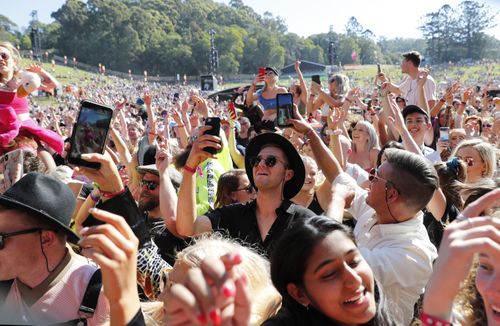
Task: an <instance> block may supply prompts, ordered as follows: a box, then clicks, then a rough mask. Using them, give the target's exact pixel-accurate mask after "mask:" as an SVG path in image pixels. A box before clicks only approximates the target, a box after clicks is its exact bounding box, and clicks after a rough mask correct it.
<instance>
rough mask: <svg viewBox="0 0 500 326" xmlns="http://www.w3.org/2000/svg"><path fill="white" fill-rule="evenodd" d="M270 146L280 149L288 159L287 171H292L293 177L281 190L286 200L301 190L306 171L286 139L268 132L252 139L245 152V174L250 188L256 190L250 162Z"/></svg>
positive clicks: (297, 154) (295, 151) (300, 159)
mask: <svg viewBox="0 0 500 326" xmlns="http://www.w3.org/2000/svg"><path fill="white" fill-rule="evenodd" d="M271 144H273V145H276V147H278V148H281V150H282V151H283V152H284V153H285V155H286V157H287V158H288V163H289V165H290V166H289V169H290V170H293V177H292V178H291V179H290V180H288V181H287V182H286V183H285V186H284V188H283V196H284V197H285V198H288V199H290V198H293V197H294V196H295V195H296V194H298V193H299V191H300V189H302V186H303V185H304V180H305V177H306V170H305V167H304V162H302V158H301V157H300V155H299V153H298V152H297V150H296V149H295V147H293V145H292V143H290V142H289V141H288V139H286V138H285V137H283V136H281V135H278V134H275V133H271V132H268V133H263V134H260V135H258V136H255V137H254V138H252V140H251V141H250V143H249V144H248V146H247V149H246V152H245V170H246V172H247V176H248V180H250V183H251V184H252V186H254V188H256V187H255V183H254V181H253V167H252V164H251V163H250V161H251V159H252V158H253V157H256V156H257V155H259V152H260V150H261V149H262V147H263V146H265V145H271Z"/></svg>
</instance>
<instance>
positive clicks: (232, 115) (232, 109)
mask: <svg viewBox="0 0 500 326" xmlns="http://www.w3.org/2000/svg"><path fill="white" fill-rule="evenodd" d="M227 109H228V111H229V116H230V118H231V119H232V120H236V119H237V116H236V108H235V107H234V102H229V103H228V104H227Z"/></svg>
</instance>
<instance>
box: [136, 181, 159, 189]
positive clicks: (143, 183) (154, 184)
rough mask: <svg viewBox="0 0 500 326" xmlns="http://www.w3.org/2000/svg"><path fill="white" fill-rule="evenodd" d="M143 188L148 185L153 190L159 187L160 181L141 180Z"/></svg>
mask: <svg viewBox="0 0 500 326" xmlns="http://www.w3.org/2000/svg"><path fill="white" fill-rule="evenodd" d="M140 185H141V188H142V187H144V186H146V187H147V188H148V189H149V190H151V191H153V190H155V189H156V187H158V185H159V183H158V182H156V181H150V180H141V182H140Z"/></svg>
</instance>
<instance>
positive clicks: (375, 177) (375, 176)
mask: <svg viewBox="0 0 500 326" xmlns="http://www.w3.org/2000/svg"><path fill="white" fill-rule="evenodd" d="M368 180H370V182H373V181H374V180H382V181H384V182H385V183H389V184H391V185H392V186H393V187H394V189H396V190H398V189H397V188H396V186H395V185H394V182H392V181H390V180H387V179H384V178H381V177H379V176H378V169H371V170H370V174H369V175H368ZM398 191H399V190H398Z"/></svg>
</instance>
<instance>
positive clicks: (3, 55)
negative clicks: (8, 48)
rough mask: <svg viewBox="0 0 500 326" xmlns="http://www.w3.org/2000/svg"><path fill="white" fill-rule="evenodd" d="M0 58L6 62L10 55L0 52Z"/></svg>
mask: <svg viewBox="0 0 500 326" xmlns="http://www.w3.org/2000/svg"><path fill="white" fill-rule="evenodd" d="M0 58H2V60H5V61H7V60H9V59H10V55H9V54H8V53H7V52H0Z"/></svg>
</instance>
